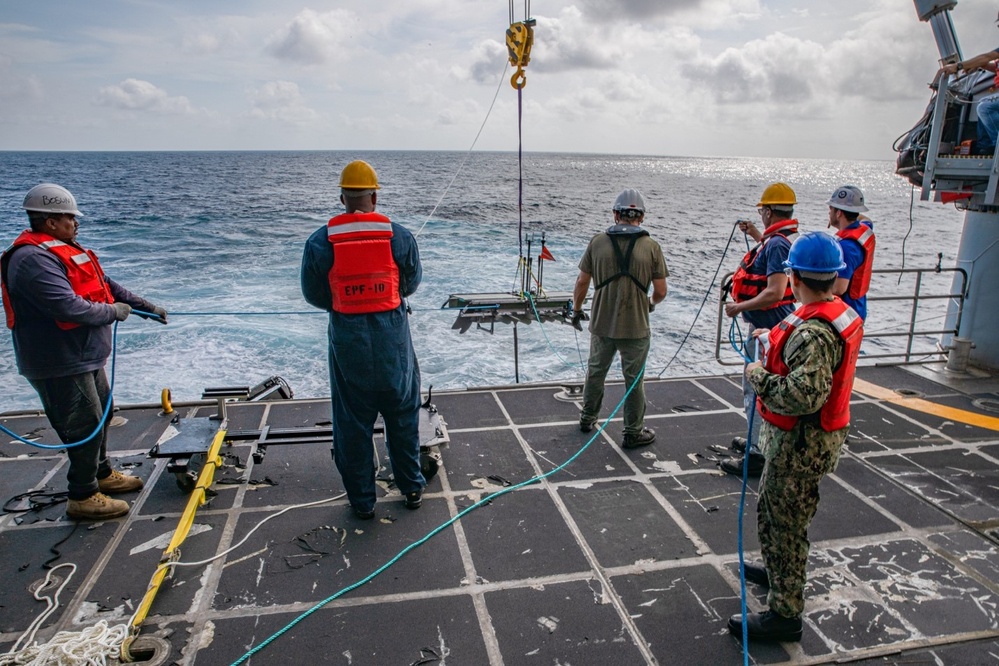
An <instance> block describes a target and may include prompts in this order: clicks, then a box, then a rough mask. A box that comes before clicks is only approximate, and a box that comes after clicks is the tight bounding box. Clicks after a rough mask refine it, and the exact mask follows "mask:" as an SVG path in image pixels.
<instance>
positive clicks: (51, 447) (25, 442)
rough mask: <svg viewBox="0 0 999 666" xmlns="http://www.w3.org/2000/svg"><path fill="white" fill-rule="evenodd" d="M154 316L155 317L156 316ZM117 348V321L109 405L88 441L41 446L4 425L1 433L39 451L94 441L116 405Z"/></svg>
mask: <svg viewBox="0 0 999 666" xmlns="http://www.w3.org/2000/svg"><path fill="white" fill-rule="evenodd" d="M153 316H154V317H155V316H156V315H153ZM158 318H159V317H157V319H158ZM117 346H118V322H117V321H116V322H115V323H114V328H112V329H111V383H110V386H109V387H108V401H107V404H106V405H104V414H103V415H102V416H101V420H100V421H99V422H98V423H97V427H96V428H94V431H93V432H92V433H90V435H89V436H88V437H87V438H86V439H81V440H80V441H79V442H73V443H71V444H41V443H39V442H32V441H31V440H29V439H25V438H24V437H21V436H20V435H18V434H17V433H16V432H12V431H10V430H8V429H7V428H5V427H3V426H2V425H0V431H2V432H4V433H6V434H8V435H10V436H11V437H13V438H14V439H15V440H17V441H19V442H21V443H22V444H27V445H28V446H33V447H35V448H37V449H71V448H73V447H76V446H83V445H84V444H86V443H87V442H89V441H90V440H92V439H93V438H94V437H96V436H97V434H98V433H99V432H101V430H103V429H104V424H105V423H106V422H107V420H108V414H110V413H111V405H112V404H113V403H114V365H115V356H116V353H115V349H116V347H117Z"/></svg>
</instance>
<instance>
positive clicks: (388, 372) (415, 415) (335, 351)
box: [302, 222, 426, 512]
mask: <svg viewBox="0 0 999 666" xmlns="http://www.w3.org/2000/svg"><path fill="white" fill-rule="evenodd" d="M392 257H393V259H394V260H395V263H396V265H397V266H398V267H399V292H400V295H401V296H402V297H403V298H405V297H407V296H410V295H411V294H413V293H414V292H415V291H416V289H417V287H419V285H420V280H422V279H423V267H422V266H421V265H420V252H419V249H418V248H417V246H416V239H415V238H413V234H411V233H410V232H409V230H408V229H406V228H405V227H403V226H400V225H398V224H396V223H394V222H393V223H392ZM333 261H334V257H333V244H332V243H330V242H329V240H328V237H327V228H326V227H325V226H323V227H321V228H320V229H317V230H316V232H315V233H313V234H312V235H311V236H310V237H309V240H308V241H307V242H306V244H305V252H304V254H303V256H302V295H303V296H305V300H306V301H308V302H309V303H310V304H311V305H313V306H315V307H317V308H320V309H323V310H326V311H328V312H329V313H330V314H329V329H328V331H329V369H330V393H331V398H332V402H333V460H334V462H335V463H336V468H337V470H338V471H339V472H340V477H341V478H342V479H343V485H344V488H345V489H346V491H347V498H348V499H349V500H350V504H351V506H353V507H354V509H355V510H357V511H363V512H367V511H372V510H374V506H375V499H376V494H375V472H376V471H377V470H376V469H375V463H374V442H373V440H372V437H373V432H374V425H375V420H376V418H377V416H378V414H379V413H380V414H381V415H382V419H383V421H384V422H385V443H386V447H387V448H388V453H389V460H390V461H391V463H392V472H393V474H394V476H395V484H396V487H397V488H398V489H399V491H400V492H401V493H402V494H403V495H406V494H409V493H411V492H415V491H417V490H422V489H423V487H424V486H425V485H426V481H425V480H424V478H423V474H422V473H421V471H420V438H419V434H420V432H419V431H420V426H419V416H420V414H419V411H420V405H421V402H422V400H421V397H420V366H419V364H418V363H417V361H416V353H415V352H414V351H413V341H412V338H411V336H410V332H409V315H408V314H407V313H406V304H405V301H403V302H402V303H401V304H400V305H399V307H397V308H396V309H394V310H390V311H388V312H375V313H370V314H340V313H337V312H333V310H332V306H333V296H332V294H331V292H330V284H329V272H330V269H331V268H332V267H333Z"/></svg>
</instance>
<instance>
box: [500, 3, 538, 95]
mask: <svg viewBox="0 0 999 666" xmlns="http://www.w3.org/2000/svg"><path fill="white" fill-rule="evenodd" d="M535 23H537V21H535V20H534V19H527V20H526V21H521V22H519V23H512V24H510V27H509V28H508V29H507V31H506V48H507V51H509V53H510V64H511V65H513V66H514V67H516V68H517V71H516V72H514V73H513V76H512V77H511V78H510V85H512V86H513V87H514V88H516V89H517V90H520V89H521V88H523V87H524V85H526V84H527V75H526V74H524V68H525V67H527V63H529V62H531V47H532V46H534V24H535Z"/></svg>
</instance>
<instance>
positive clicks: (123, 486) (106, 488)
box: [97, 469, 142, 495]
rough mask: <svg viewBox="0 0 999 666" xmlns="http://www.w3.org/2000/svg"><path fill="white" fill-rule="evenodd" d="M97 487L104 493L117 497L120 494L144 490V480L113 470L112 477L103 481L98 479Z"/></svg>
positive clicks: (107, 477)
mask: <svg viewBox="0 0 999 666" xmlns="http://www.w3.org/2000/svg"><path fill="white" fill-rule="evenodd" d="M97 487H98V488H100V491H101V492H102V493H107V494H108V495H117V494H119V493H130V492H132V491H133V490H140V489H141V488H142V479H140V478H139V477H137V476H128V475H127V474H122V473H121V472H119V471H118V470H116V469H113V470H111V475H110V476H106V477H104V478H103V479H97Z"/></svg>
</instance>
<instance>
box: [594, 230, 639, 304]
mask: <svg viewBox="0 0 999 666" xmlns="http://www.w3.org/2000/svg"><path fill="white" fill-rule="evenodd" d="M644 235H646V234H633V235H632V237H631V238H629V239H628V249H627V250H625V251H624V252H622V251H621V246H620V245H618V243H617V239H616V238H614V234H607V236H608V237H609V238H610V241H611V247H613V248H614V255H615V256H616V257H617V271H618V272H617V273H615V274H614V275H612V276H610V277H609V278H607V279H606V280H604V281H603V282H601V283H600V284H598V285H597V286H596V287H595V290H596V289H603V288H604V287H606V286H607V285H609V284H610V283H611V282H613V281H614V280H616V279H618V278H619V277H628V278H631V281H632V282H634V283H635V285H637V286H638V288H639V289H641V290H642V293H643V294H647V293H648V292H649V285H648V284H642V283H641V282H639V281H638V278H636V277H635V276H634V275H632V274H631V271H630V270H629V269H630V268H631V255H632V253H633V252H634V251H635V243H637V242H638V239H639V238H640V237H641V236H644Z"/></svg>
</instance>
